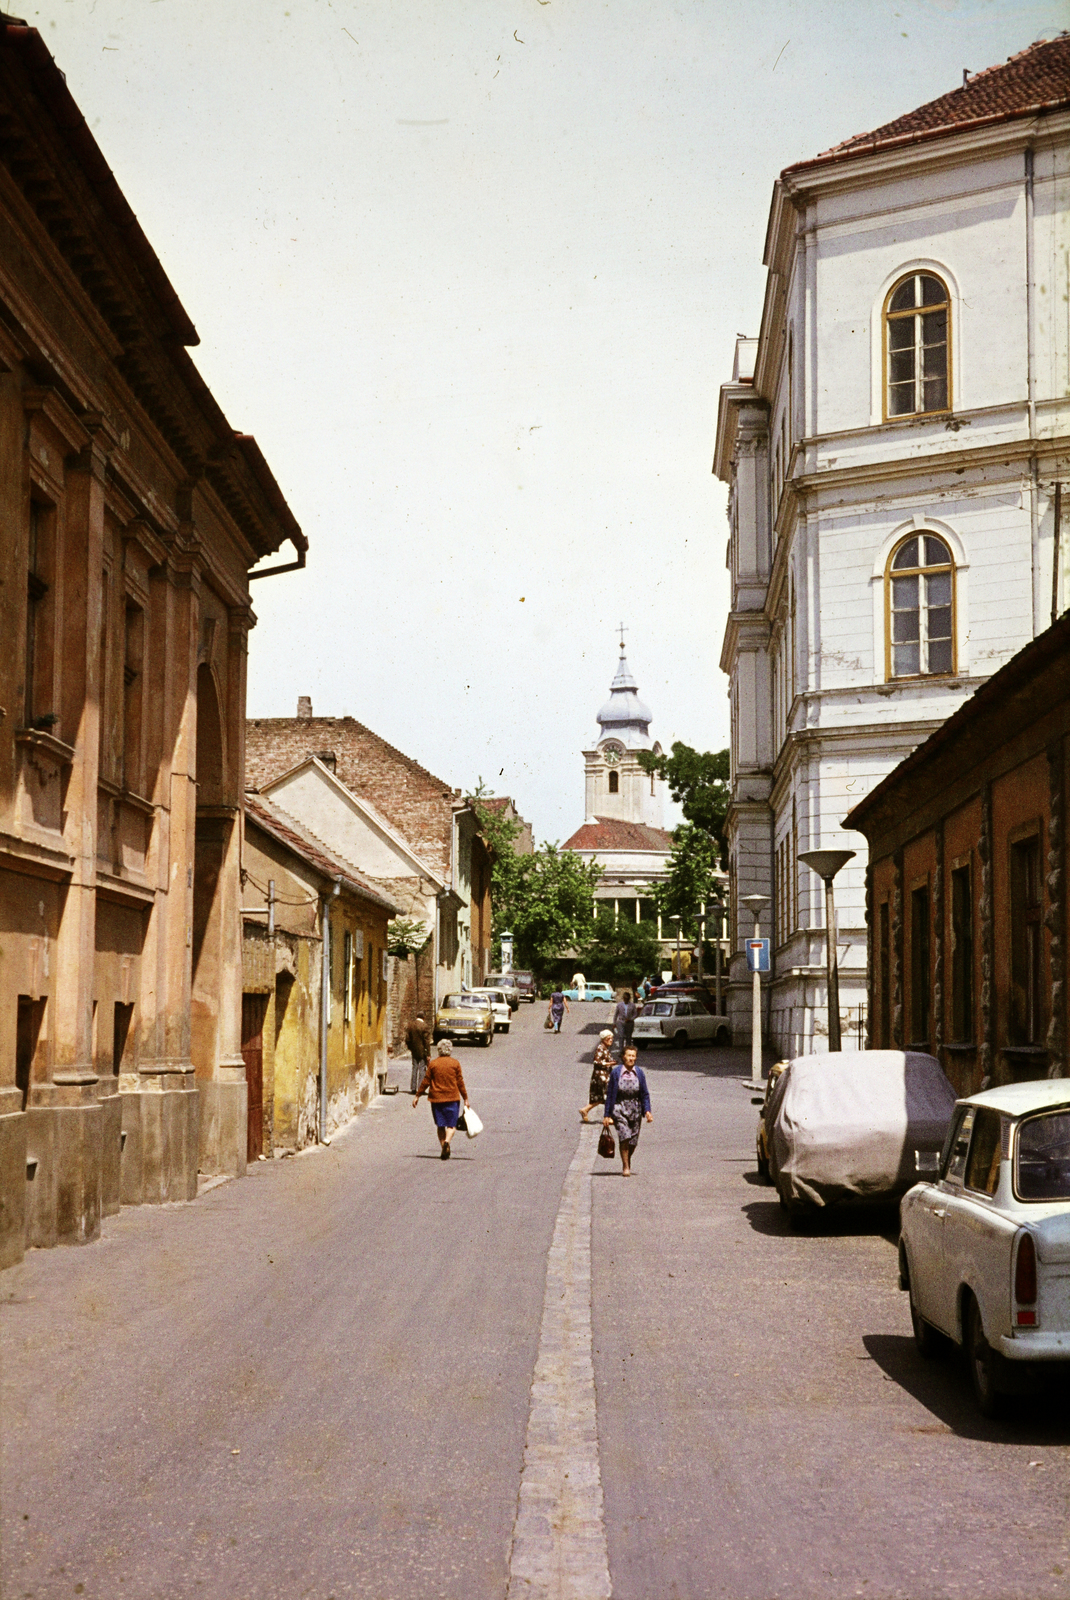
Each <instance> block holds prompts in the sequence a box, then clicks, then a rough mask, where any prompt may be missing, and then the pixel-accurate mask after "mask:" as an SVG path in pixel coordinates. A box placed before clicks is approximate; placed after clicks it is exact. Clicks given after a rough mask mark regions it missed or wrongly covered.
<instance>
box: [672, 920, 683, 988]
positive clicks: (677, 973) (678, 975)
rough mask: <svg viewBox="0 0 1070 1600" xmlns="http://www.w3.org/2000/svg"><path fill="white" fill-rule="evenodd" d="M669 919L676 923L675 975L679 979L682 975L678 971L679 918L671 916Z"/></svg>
mask: <svg viewBox="0 0 1070 1600" xmlns="http://www.w3.org/2000/svg"><path fill="white" fill-rule="evenodd" d="M670 920H671V921H672V922H675V924H676V976H677V978H678V979H679V978H682V977H683V973H682V972H681V971H680V918H679V917H672V918H671V919H670Z"/></svg>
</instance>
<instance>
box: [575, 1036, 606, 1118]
mask: <svg viewBox="0 0 1070 1600" xmlns="http://www.w3.org/2000/svg"><path fill="white" fill-rule="evenodd" d="M612 1070H613V1029H612V1028H603V1029H602V1032H601V1033H600V1034H599V1036H598V1043H597V1044H596V1045H595V1049H594V1066H593V1067H592V1068H591V1082H590V1085H589V1087H588V1090H587V1098H588V1104H587V1105H585V1106H581V1107H580V1121H581V1122H586V1121H587V1113H588V1111H593V1110H594V1108H595V1106H600V1105H601V1104H602V1102H603V1101H604V1100H605V1098H606V1090H607V1089H608V1088H609V1074H610V1073H611V1072H612Z"/></svg>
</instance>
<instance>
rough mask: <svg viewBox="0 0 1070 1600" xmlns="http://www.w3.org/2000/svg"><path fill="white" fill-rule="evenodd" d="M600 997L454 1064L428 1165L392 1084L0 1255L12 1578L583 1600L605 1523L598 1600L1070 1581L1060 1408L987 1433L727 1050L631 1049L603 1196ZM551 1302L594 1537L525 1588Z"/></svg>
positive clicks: (1048, 1403)
mask: <svg viewBox="0 0 1070 1600" xmlns="http://www.w3.org/2000/svg"><path fill="white" fill-rule="evenodd" d="M602 1016H603V1008H602V1007H601V1006H598V1007H593V1006H589V1007H581V1006H578V1005H577V1006H573V1008H572V1012H571V1015H570V1017H569V1018H568V1019H566V1023H565V1030H564V1032H563V1034H562V1036H561V1037H560V1038H554V1037H552V1036H550V1035H549V1034H545V1033H544V1032H543V1031H542V1028H541V1021H542V1013H541V1010H535V1011H533V1010H532V1008H530V1007H526V1006H525V1007H523V1008H522V1010H521V1012H520V1013H519V1016H518V1018H517V1019H515V1020H514V1027H513V1032H512V1033H511V1035H510V1036H509V1037H508V1038H504V1037H499V1038H498V1039H497V1040H496V1042H495V1044H494V1045H493V1047H492V1048H491V1049H489V1050H480V1049H477V1048H466V1047H461V1049H460V1050H459V1051H458V1054H459V1055H460V1057H461V1059H462V1061H463V1064H464V1068H465V1072H466V1076H467V1078H468V1085H469V1090H470V1094H471V1098H472V1103H473V1105H475V1106H476V1108H477V1109H478V1111H479V1112H480V1115H481V1116H482V1117H483V1119H484V1122H485V1124H486V1131H485V1133H484V1134H483V1135H482V1137H481V1138H480V1139H478V1140H476V1141H473V1142H471V1143H468V1142H466V1141H463V1140H461V1141H459V1143H458V1146H457V1149H456V1155H455V1156H454V1158H453V1159H452V1160H451V1161H450V1162H449V1163H444V1162H440V1161H439V1160H438V1157H437V1144H436V1142H435V1139H434V1133H433V1129H432V1127H431V1122H430V1116H429V1114H428V1111H427V1108H426V1106H425V1105H421V1107H420V1109H419V1111H417V1112H414V1111H412V1109H411V1105H410V1102H409V1100H408V1098H407V1097H406V1096H405V1095H404V1094H400V1095H397V1096H394V1097H390V1098H386V1099H383V1100H381V1101H380V1102H379V1103H378V1104H377V1105H376V1106H374V1107H373V1108H372V1109H371V1110H369V1111H368V1112H366V1113H365V1115H364V1116H363V1117H362V1118H360V1119H359V1120H358V1122H357V1123H356V1124H354V1126H353V1127H352V1129H351V1130H349V1131H347V1132H346V1133H344V1134H343V1135H342V1136H340V1137H339V1138H337V1139H336V1140H335V1141H334V1143H333V1144H332V1145H331V1146H330V1147H329V1148H328V1149H323V1150H313V1151H310V1152H307V1153H304V1154H302V1155H301V1156H299V1157H296V1158H294V1159H292V1160H287V1161H277V1162H273V1163H263V1164H261V1165H260V1166H258V1167H257V1168H255V1169H254V1170H253V1171H252V1172H251V1174H250V1176H249V1177H248V1178H247V1179H245V1180H243V1181H240V1182H236V1183H228V1184H224V1185H221V1186H220V1187H218V1188H215V1189H213V1190H212V1191H211V1192H209V1193H207V1194H205V1195H203V1196H202V1197H201V1198H200V1199H199V1200H198V1201H197V1202H196V1203H195V1204H193V1205H189V1206H167V1207H162V1208H152V1207H144V1208H139V1209H134V1210H129V1211H124V1212H123V1213H121V1214H120V1216H118V1217H116V1218H113V1219H110V1220H108V1221H107V1222H106V1223H105V1227H104V1238H103V1240H102V1241H101V1242H100V1243H98V1244H95V1245H92V1246H89V1247H87V1248H85V1249H80V1250H79V1249H65V1250H54V1251H35V1252H32V1253H31V1254H30V1256H29V1257H28V1258H27V1260H26V1261H25V1262H24V1263H23V1264H21V1265H20V1266H18V1267H15V1268H12V1269H10V1270H9V1271H8V1272H6V1273H4V1274H3V1275H2V1276H0V1338H2V1344H0V1355H2V1374H0V1376H2V1384H3V1411H2V1418H0V1422H2V1460H0V1533H2V1541H3V1543H2V1551H0V1574H2V1581H3V1588H2V1593H3V1596H4V1600H15V1597H23V1600H29V1597H35V1600H44V1597H49V1600H51V1597H53V1596H66V1595H71V1594H82V1595H85V1596H87V1597H90V1600H116V1597H117V1596H123V1595H126V1596H131V1597H134V1600H186V1597H187V1596H190V1597H192V1596H203V1597H209V1600H252V1597H254V1596H256V1597H258V1600H273V1597H275V1596H278V1597H286V1600H297V1597H303V1596H307V1597H310V1600H330V1597H334V1600H344V1597H345V1600H348V1597H350V1596H360V1597H369V1600H425V1597H426V1600H432V1597H440V1596H441V1597H448V1600H484V1597H488V1600H489V1597H494V1600H502V1597H504V1596H505V1595H506V1593H507V1591H508V1593H509V1594H510V1595H513V1594H515V1593H521V1592H523V1593H528V1594H530V1595H531V1596H532V1597H533V1600H535V1597H537V1596H539V1595H541V1594H545V1595H547V1596H548V1595H550V1594H553V1595H555V1596H561V1597H562V1600H563V1597H564V1596H566V1595H568V1596H574V1597H575V1600H588V1597H591V1600H594V1597H595V1596H597V1595H598V1594H601V1593H605V1592H606V1590H605V1589H604V1588H602V1589H600V1588H599V1587H598V1579H597V1571H598V1561H597V1559H595V1556H596V1554H597V1547H599V1543H600V1547H601V1548H602V1549H603V1550H605V1551H607V1552H608V1573H609V1581H610V1582H611V1587H612V1594H613V1596H614V1597H615V1600H669V1597H681V1600H706V1597H713V1596H722V1595H723V1596H728V1597H732V1600H771V1597H774V1596H775V1597H784V1600H807V1597H811V1596H812V1597H820V1600H838V1597H841V1596H853V1595H864V1596H869V1597H907V1600H936V1597H943V1596H948V1597H954V1600H959V1597H963V1600H974V1597H978V1600H981V1597H983V1600H1012V1597H1018V1596H1020V1597H1022V1600H1046V1597H1048V1596H1053V1597H1054V1596H1060V1597H1064V1596H1066V1595H1067V1593H1068V1592H1070V1521H1068V1515H1067V1512H1068V1506H1067V1491H1068V1486H1070V1476H1068V1465H1070V1462H1068V1449H1070V1409H1068V1407H1067V1404H1066V1402H1065V1401H1064V1399H1063V1397H1062V1395H1061V1393H1059V1392H1058V1391H1051V1392H1049V1393H1048V1394H1046V1395H1044V1396H1042V1397H1039V1398H1037V1399H1033V1400H1029V1401H1019V1402H1017V1403H1016V1409H1015V1412H1014V1414H1013V1415H1012V1416H1011V1418H1009V1419H1008V1420H1006V1421H1001V1422H997V1423H990V1422H984V1421H983V1420H982V1419H980V1418H979V1417H978V1416H977V1415H976V1413H975V1411H974V1409H973V1406H972V1401H971V1399H970V1394H969V1388H968V1382H967V1378H966V1374H965V1371H964V1370H963V1369H962V1368H961V1367H960V1365H959V1364H958V1363H956V1362H955V1361H954V1360H953V1359H951V1358H950V1357H949V1358H947V1359H943V1360H940V1361H937V1362H935V1363H925V1362H922V1360H921V1359H920V1357H918V1356H917V1355H916V1354H915V1352H914V1349H913V1343H912V1341H911V1339H910V1323H909V1317H908V1314H907V1308H906V1299H905V1296H903V1295H901V1294H899V1292H898V1290H897V1288H896V1281H895V1249H894V1218H892V1219H889V1218H879V1217H878V1218H875V1219H872V1220H869V1221H865V1222H854V1223H850V1224H845V1223H840V1224H839V1225H837V1226H836V1227H834V1228H831V1229H827V1230H825V1231H824V1232H823V1233H817V1234H813V1235H807V1236H804V1237H796V1236H794V1235H791V1234H790V1233H788V1231H787V1229H786V1226H785V1224H784V1222H783V1220H782V1218H781V1214H780V1212H779V1209H778V1207H777V1204H776V1200H775V1197H774V1196H772V1191H771V1190H768V1189H766V1188H764V1187H762V1186H760V1185H759V1184H758V1182H757V1178H756V1174H755V1172H754V1158H753V1129H754V1115H755V1113H754V1109H753V1107H752V1106H751V1104H750V1100H749V1096H748V1095H747V1094H746V1092H745V1091H744V1090H743V1089H742V1088H741V1087H740V1085H739V1082H738V1078H739V1075H740V1074H741V1073H743V1072H745V1071H746V1070H747V1064H746V1062H745V1061H744V1058H743V1056H742V1054H739V1053H732V1052H725V1051H713V1050H693V1051H684V1052H673V1053H668V1052H666V1053H662V1054H658V1053H655V1052H653V1051H648V1052H647V1053H646V1054H645V1056H644V1058H643V1064H644V1065H645V1066H646V1068H647V1070H648V1072H649V1075H650V1082H651V1091H652V1095H653V1100H654V1114H655V1121H654V1124H653V1126H651V1127H646V1126H644V1129H643V1133H642V1137H641V1139H640V1143H639V1148H638V1151H637V1155H636V1159H635V1175H634V1177H633V1178H632V1179H631V1180H629V1181H628V1182H624V1181H623V1180H622V1179H621V1178H620V1176H619V1166H617V1165H616V1164H614V1165H613V1166H610V1165H609V1164H607V1163H605V1162H602V1161H600V1160H599V1158H598V1157H597V1156H596V1155H595V1153H594V1144H595V1140H596V1130H595V1129H594V1128H591V1129H590V1130H584V1129H581V1127H580V1124H579V1119H578V1117H577V1114H576V1108H577V1106H579V1105H580V1104H581V1103H582V1102H583V1101H584V1100H585V1099H586V1083H587V1076H588V1070H589V1069H588V1067H587V1065H586V1061H587V1060H588V1059H589V1055H590V1051H591V1048H592V1046H593V1043H594V1038H595V1030H596V1028H597V1026H598V1024H599V1023H600V1022H601V1020H602ZM401 1076H402V1073H401V1072H400V1070H399V1069H395V1070H394V1073H393V1077H394V1079H395V1081H397V1079H398V1078H400V1077H401ZM403 1076H404V1080H405V1083H406V1085H407V1078H408V1073H407V1064H406V1069H405V1072H404V1074H403ZM587 1150H589V1160H588V1157H587V1155H586V1154H585V1152H586V1151H587ZM577 1157H578V1162H576V1163H574V1158H577ZM570 1168H571V1172H572V1176H571V1177H569V1178H567V1175H568V1174H569V1172H570ZM588 1171H591V1172H592V1173H593V1174H594V1175H593V1176H592V1177H590V1178H588V1177H587V1176H586V1173H587V1172H588ZM577 1174H578V1176H577ZM566 1178H567V1181H566ZM587 1208H590V1216H591V1222H590V1239H591V1253H590V1263H589V1277H588V1276H585V1275H584V1272H585V1270H586V1269H585V1268H584V1264H583V1261H582V1259H580V1258H576V1260H577V1261H578V1262H579V1265H578V1266H577V1265H576V1262H575V1261H574V1260H573V1256H572V1255H567V1253H566V1255H562V1254H561V1251H562V1248H564V1247H563V1246H562V1245H561V1241H562V1239H565V1241H566V1245H567V1246H568V1249H569V1250H573V1253H574V1246H573V1245H571V1244H568V1240H569V1239H574V1238H576V1237H579V1234H578V1233H577V1229H579V1230H580V1232H582V1231H583V1230H584V1229H586V1226H587V1222H586V1218H587ZM566 1222H567V1223H568V1226H569V1228H571V1230H572V1232H571V1233H568V1231H567V1229H566V1230H565V1232H563V1231H562V1230H563V1228H564V1225H565V1223H566ZM555 1228H556V1229H557V1232H556V1234H555ZM552 1239H553V1240H555V1252H556V1259H557V1260H558V1265H557V1266H556V1267H555V1266H553V1262H554V1260H555V1255H554V1253H552V1252H551V1251H550V1246H551V1240H552ZM548 1254H549V1258H550V1260H551V1275H550V1279H549V1285H550V1287H549V1289H548V1279H547V1261H548ZM562 1262H564V1266H562V1265H561V1263H562ZM570 1263H571V1265H570ZM559 1284H561V1285H563V1287H562V1288H560V1290H559V1287H558V1285H559ZM566 1292H567V1293H568V1295H569V1296H571V1301H570V1308H571V1309H570V1311H569V1315H570V1316H572V1318H573V1320H572V1322H571V1323H570V1324H569V1327H570V1328H571V1329H572V1332H571V1333H570V1335H569V1337H571V1338H573V1339H574V1341H578V1344H577V1347H578V1346H579V1345H582V1342H583V1339H584V1337H587V1338H588V1339H589V1343H590V1345H591V1350H592V1355H593V1380H592V1379H591V1378H590V1376H589V1375H588V1376H587V1377H584V1376H583V1370H582V1364H580V1365H576V1366H575V1367H574V1368H569V1367H567V1366H566V1367H561V1368H560V1370H561V1371H563V1372H565V1373H568V1372H572V1371H574V1372H575V1374H576V1376H575V1378H574V1385H575V1387H574V1399H575V1411H576V1414H577V1415H576V1416H574V1417H573V1418H572V1420H571V1423H570V1424H569V1426H570V1427H571V1428H572V1433H571V1434H569V1433H568V1429H567V1428H566V1429H565V1434H564V1435H562V1438H561V1439H560V1440H558V1445H559V1448H560V1450H561V1451H562V1452H564V1454H563V1456H562V1458H561V1467H562V1472H566V1471H567V1470H568V1451H569V1450H571V1449H573V1448H574V1445H573V1444H572V1443H570V1442H569V1441H570V1439H571V1438H573V1436H575V1438H576V1439H580V1435H581V1434H582V1426H581V1424H582V1423H583V1421H584V1419H586V1421H587V1423H588V1432H589V1439H588V1443H590V1444H591V1447H592V1449H593V1454H594V1463H595V1464H594V1472H595V1477H596V1478H597V1472H598V1466H599V1464H600V1476H601V1486H600V1490H599V1489H598V1484H597V1482H595V1483H594V1484H593V1485H592V1484H591V1483H590V1482H589V1481H588V1480H589V1476H590V1474H589V1472H587V1467H588V1465H589V1463H588V1464H586V1465H585V1464H584V1463H583V1462H579V1463H578V1466H577V1470H576V1474H575V1475H576V1477H583V1474H584V1473H585V1472H587V1477H584V1478H583V1481H584V1484H585V1486H586V1488H588V1489H590V1490H591V1495H592V1496H595V1497H594V1498H591V1497H590V1496H589V1503H590V1504H592V1505H593V1504H596V1503H597V1505H598V1507H599V1508H601V1510H604V1520H603V1524H602V1525H600V1526H598V1527H594V1526H592V1525H591V1523H590V1518H588V1521H587V1523H585V1525H584V1529H583V1530H582V1531H583V1536H584V1538H586V1539H588V1544H589V1549H590V1551H591V1552H594V1554H592V1556H591V1563H590V1566H589V1568H588V1567H586V1566H585V1567H583V1568H582V1570H581V1569H580V1567H579V1566H577V1567H575V1568H574V1570H573V1571H572V1573H571V1576H570V1574H569V1573H568V1572H564V1573H559V1574H558V1575H557V1577H556V1578H554V1579H552V1581H550V1580H548V1586H545V1587H543V1588H539V1587H538V1586H537V1585H534V1586H533V1584H532V1580H531V1579H530V1578H529V1577H525V1576H523V1575H522V1574H521V1572H520V1567H519V1565H518V1559H517V1555H516V1551H517V1548H518V1545H519V1541H520V1535H519V1533H517V1539H516V1540H514V1531H515V1530H519V1529H520V1527H521V1524H520V1522H518V1520H517V1507H518V1492H519V1490H520V1485H521V1482H522V1475H523V1477H524V1480H525V1481H528V1480H529V1479H530V1478H531V1475H532V1471H533V1467H538V1465H539V1463H538V1461H537V1460H536V1459H535V1454H534V1453H533V1452H535V1453H537V1452H536V1443H537V1441H538V1439H539V1438H542V1440H543V1443H542V1445H540V1446H539V1448H541V1449H542V1450H543V1466H545V1461H546V1459H548V1457H547V1456H546V1451H547V1449H548V1448H549V1447H548V1446H547V1445H546V1442H545V1441H546V1437H547V1436H548V1432H549V1435H551V1436H553V1437H552V1438H551V1443H553V1439H554V1438H556V1435H554V1434H553V1428H550V1429H549V1430H548V1428H547V1425H546V1418H547V1415H550V1414H549V1413H546V1410H545V1406H543V1403H542V1400H541V1399H540V1396H542V1395H543V1393H544V1391H545V1389H546V1385H545V1383H543V1381H542V1379H539V1381H537V1382H536V1385H535V1393H534V1404H533V1389H532V1378H533V1373H540V1374H543V1376H544V1377H545V1375H546V1373H547V1372H549V1373H550V1375H551V1377H552V1369H553V1359H552V1358H553V1350H552V1349H551V1350H549V1351H548V1348H547V1340H548V1338H549V1337H550V1334H549V1333H548V1330H551V1331H552V1329H553V1327H554V1323H553V1318H552V1315H551V1314H552V1313H553V1312H554V1311H555V1305H556V1298H557V1296H558V1294H559V1293H560V1294H561V1296H564V1295H565V1293H566ZM577 1318H578V1321H577ZM585 1319H586V1320H585ZM585 1330H589V1333H585ZM537 1362H538V1367H537ZM590 1365H591V1363H588V1368H589V1367H590ZM559 1366H560V1364H559ZM585 1385H587V1386H588V1387H585ZM595 1392H596V1394H597V1410H596V1413H595V1411H594V1407H593V1405H592V1404H591V1401H590V1398H589V1394H593V1393H595ZM559 1398H560V1397H559ZM556 1415H557V1414H556V1413H553V1414H552V1415H551V1421H552V1420H553V1416H556ZM566 1421H567V1419H566ZM595 1422H596V1424H597V1427H596V1428H595ZM555 1426H556V1424H555ZM540 1427H541V1434H540ZM533 1441H536V1443H533ZM525 1444H527V1455H525ZM581 1444H582V1440H581ZM571 1481H574V1479H570V1482H571ZM595 1491H598V1492H597V1495H595ZM521 1500H523V1496H521ZM600 1514H601V1511H600ZM538 1520H539V1519H538V1518H536V1519H535V1523H536V1524H538ZM557 1520H558V1521H560V1520H561V1519H557ZM543 1521H544V1522H546V1523H547V1526H548V1528H549V1531H548V1534H547V1537H548V1538H553V1537H556V1536H557V1535H558V1534H559V1533H560V1529H559V1528H558V1527H557V1525H556V1523H555V1518H554V1517H553V1515H550V1516H548V1517H546V1518H544V1519H543ZM525 1537H526V1536H525ZM585 1548H586V1547H585ZM537 1557H538V1552H537V1551H536V1555H535V1557H534V1558H533V1561H534V1565H531V1566H529V1567H526V1568H524V1571H525V1572H529V1571H538V1570H542V1569H540V1568H539V1567H538V1559H537ZM585 1559H586V1558H585ZM546 1570H550V1569H549V1568H547V1569H546ZM603 1570H604V1562H603ZM588 1574H593V1575H594V1576H589V1575H588ZM554 1585H556V1587H555V1586H554Z"/></svg>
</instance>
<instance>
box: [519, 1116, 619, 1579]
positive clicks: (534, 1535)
mask: <svg viewBox="0 0 1070 1600" xmlns="http://www.w3.org/2000/svg"><path fill="white" fill-rule="evenodd" d="M593 1154H594V1144H593V1141H591V1140H589V1139H588V1138H587V1137H586V1135H585V1134H581V1136H580V1143H579V1146H578V1148H577V1150H576V1154H575V1155H574V1156H573V1158H572V1164H571V1166H570V1167H569V1169H568V1172H567V1174H566V1176H565V1182H564V1185H563V1187H562V1190H561V1205H560V1207H559V1209H558V1213H557V1223H556V1225H555V1227H554V1237H553V1242H552V1243H551V1245H550V1253H549V1255H548V1256H547V1260H546V1294H545V1298H544V1300H543V1311H542V1329H541V1332H540V1335H539V1353H538V1356H537V1358H536V1361H535V1376H534V1379H533V1382H532V1386H531V1411H530V1413H529V1415H528V1437H527V1444H526V1446H525V1450H524V1468H523V1471H522V1473H521V1475H520V1500H519V1504H518V1507H517V1514H516V1524H515V1526H514V1528H513V1542H512V1548H511V1550H510V1555H509V1584H508V1588H507V1590H506V1596H507V1600H520V1597H521V1596H523V1597H524V1600H609V1597H610V1595H611V1594H612V1589H611V1586H610V1580H609V1552H608V1549H607V1546H606V1529H605V1519H604V1508H603V1503H602V1474H601V1468H600V1466H599V1461H598V1419H597V1415H596V1411H595V1388H594V1361H593V1358H592V1353H591V1157H592V1155H593Z"/></svg>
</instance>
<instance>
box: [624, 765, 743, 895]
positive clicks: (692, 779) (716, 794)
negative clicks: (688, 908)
mask: <svg viewBox="0 0 1070 1600" xmlns="http://www.w3.org/2000/svg"><path fill="white" fill-rule="evenodd" d="M639 765H640V766H641V767H642V769H643V771H644V772H651V773H654V774H656V776H657V777H659V778H664V780H665V782H666V783H667V784H668V785H669V793H670V794H671V795H672V797H673V799H674V800H675V801H676V803H677V805H678V806H679V807H680V809H681V810H682V811H683V814H684V818H685V820H686V821H688V822H690V823H693V824H694V826H695V827H696V828H701V829H702V830H703V832H704V833H708V834H709V835H710V837H711V838H713V839H716V841H717V845H718V850H719V852H720V865H721V866H724V865H726V863H727V855H728V850H727V845H726V841H725V834H724V825H725V818H726V817H727V815H728V802H729V799H730V798H731V789H730V785H729V778H730V764H729V754H728V751H727V750H692V748H691V746H690V745H689V744H681V743H680V741H679V740H677V741H676V742H675V743H674V745H673V747H672V752H671V754H669V755H660V756H656V755H654V753H653V752H652V751H650V750H641V751H640V752H639Z"/></svg>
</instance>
